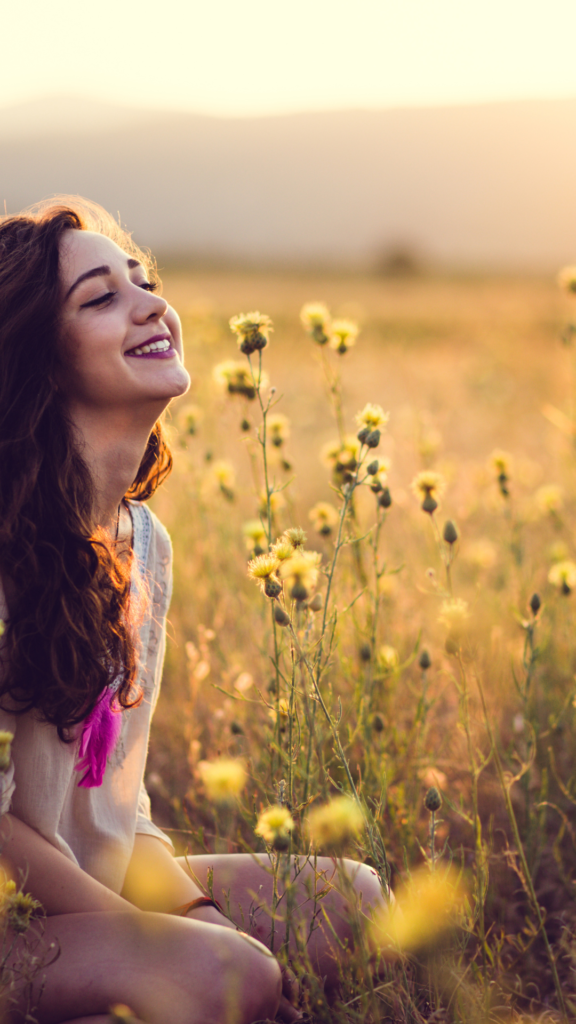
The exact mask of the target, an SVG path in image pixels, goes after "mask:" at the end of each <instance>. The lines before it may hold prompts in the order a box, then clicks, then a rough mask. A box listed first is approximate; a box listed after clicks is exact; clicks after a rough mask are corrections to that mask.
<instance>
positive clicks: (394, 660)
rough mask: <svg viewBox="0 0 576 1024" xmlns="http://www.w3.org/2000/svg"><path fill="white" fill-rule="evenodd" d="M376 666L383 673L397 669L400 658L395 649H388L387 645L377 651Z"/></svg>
mask: <svg viewBox="0 0 576 1024" xmlns="http://www.w3.org/2000/svg"><path fill="white" fill-rule="evenodd" d="M378 664H379V666H380V668H381V669H383V670H384V672H393V671H394V669H395V668H398V665H399V664H400V658H399V656H398V651H397V650H396V648H395V647H390V646H389V644H384V645H383V646H382V647H380V648H379V649H378Z"/></svg>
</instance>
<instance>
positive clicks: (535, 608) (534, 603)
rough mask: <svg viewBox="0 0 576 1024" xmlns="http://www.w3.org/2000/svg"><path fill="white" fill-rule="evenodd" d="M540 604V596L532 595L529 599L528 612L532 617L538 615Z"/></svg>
mask: <svg viewBox="0 0 576 1024" xmlns="http://www.w3.org/2000/svg"><path fill="white" fill-rule="evenodd" d="M541 604H542V602H541V600H540V594H532V597H531V598H530V611H531V612H532V615H534V616H536V615H538V612H539V611H540V607H541Z"/></svg>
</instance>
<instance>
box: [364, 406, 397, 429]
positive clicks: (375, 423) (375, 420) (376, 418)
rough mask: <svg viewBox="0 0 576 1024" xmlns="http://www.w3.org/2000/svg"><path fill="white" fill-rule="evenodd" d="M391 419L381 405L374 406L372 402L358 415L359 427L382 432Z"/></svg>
mask: <svg viewBox="0 0 576 1024" xmlns="http://www.w3.org/2000/svg"><path fill="white" fill-rule="evenodd" d="M389 419H390V413H389V412H384V409H383V408H382V406H381V405H373V404H372V403H371V402H368V404H367V405H365V406H364V408H363V409H362V411H361V412H359V413H356V423H357V424H358V426H359V427H368V429H369V430H382V429H383V428H384V427H385V426H386V424H387V423H388V420H389Z"/></svg>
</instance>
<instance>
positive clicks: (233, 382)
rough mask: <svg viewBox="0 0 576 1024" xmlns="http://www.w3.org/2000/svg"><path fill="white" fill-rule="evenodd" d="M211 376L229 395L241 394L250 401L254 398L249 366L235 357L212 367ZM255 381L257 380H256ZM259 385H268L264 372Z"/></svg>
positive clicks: (254, 390) (263, 386) (262, 386)
mask: <svg viewBox="0 0 576 1024" xmlns="http://www.w3.org/2000/svg"><path fill="white" fill-rule="evenodd" d="M212 376H213V377H214V380H215V381H216V383H217V384H218V385H219V386H220V387H221V388H223V389H224V390H226V391H227V392H228V394H229V395H242V396H243V397H244V398H248V399H249V400H250V401H252V400H253V399H254V398H256V386H255V384H254V381H253V379H252V374H251V373H250V368H249V367H248V366H247V365H246V364H245V363H240V362H238V360H236V359H226V360H225V361H224V362H223V363H218V365H217V366H215V367H214V369H213V371H212ZM257 383H258V380H256V384H257ZM260 387H261V388H267V387H268V377H267V376H266V374H265V373H263V374H262V375H261V377H260Z"/></svg>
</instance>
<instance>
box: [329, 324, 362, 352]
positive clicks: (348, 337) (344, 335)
mask: <svg viewBox="0 0 576 1024" xmlns="http://www.w3.org/2000/svg"><path fill="white" fill-rule="evenodd" d="M359 333H360V328H359V327H358V324H357V323H355V322H354V321H353V320H333V321H332V326H331V328H330V348H333V349H334V351H335V352H338V355H341V356H343V355H344V353H345V352H347V351H348V349H349V348H352V346H353V345H354V344H355V343H356V338H357V337H358V335H359Z"/></svg>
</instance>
